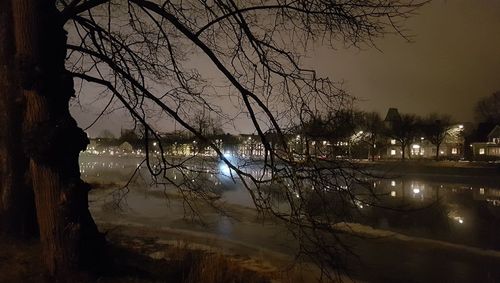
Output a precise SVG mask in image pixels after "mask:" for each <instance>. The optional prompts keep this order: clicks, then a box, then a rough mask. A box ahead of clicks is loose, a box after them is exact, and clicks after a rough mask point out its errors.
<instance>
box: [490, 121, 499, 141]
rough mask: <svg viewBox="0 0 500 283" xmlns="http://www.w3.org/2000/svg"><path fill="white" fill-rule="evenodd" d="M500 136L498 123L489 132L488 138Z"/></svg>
mask: <svg viewBox="0 0 500 283" xmlns="http://www.w3.org/2000/svg"><path fill="white" fill-rule="evenodd" d="M493 138H500V126H499V125H496V126H495V128H493V130H491V132H490V133H489V134H488V139H490V140H491V139H493Z"/></svg>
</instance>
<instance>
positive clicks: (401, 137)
mask: <svg viewBox="0 0 500 283" xmlns="http://www.w3.org/2000/svg"><path fill="white" fill-rule="evenodd" d="M418 128H419V127H418V118H417V116H416V115H414V114H403V115H401V119H398V120H396V121H393V122H392V123H391V124H390V125H389V127H388V129H387V135H388V136H389V137H391V138H392V139H395V140H396V141H397V142H398V144H399V145H400V146H401V153H402V154H401V159H403V160H404V159H405V158H406V152H407V151H406V150H407V149H408V147H409V146H410V144H411V142H413V140H414V139H415V137H416V136H418ZM409 155H410V154H409V153H408V156H409Z"/></svg>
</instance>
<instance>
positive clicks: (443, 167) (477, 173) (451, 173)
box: [356, 160, 500, 186]
mask: <svg viewBox="0 0 500 283" xmlns="http://www.w3.org/2000/svg"><path fill="white" fill-rule="evenodd" d="M356 164H357V165H359V167H360V168H362V169H363V170H366V171H367V172H370V173H372V174H375V175H377V176H380V177H382V178H393V179H410V178H412V179H415V178H419V179H422V180H426V181H434V182H451V180H452V181H453V182H455V183H470V184H479V183H480V184H482V185H487V186H488V185H489V186H498V183H500V164H498V163H487V162H457V161H431V160H405V161H401V160H394V161H375V162H368V161H359V162H356Z"/></svg>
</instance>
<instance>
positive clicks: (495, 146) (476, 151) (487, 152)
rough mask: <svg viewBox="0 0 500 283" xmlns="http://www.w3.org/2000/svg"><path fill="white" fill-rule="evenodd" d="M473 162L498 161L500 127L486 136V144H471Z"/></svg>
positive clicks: (499, 158)
mask: <svg viewBox="0 0 500 283" xmlns="http://www.w3.org/2000/svg"><path fill="white" fill-rule="evenodd" d="M471 147H472V153H473V157H474V160H500V125H496V126H495V128H493V130H491V132H490V133H489V134H488V141H487V142H475V143H472V144H471Z"/></svg>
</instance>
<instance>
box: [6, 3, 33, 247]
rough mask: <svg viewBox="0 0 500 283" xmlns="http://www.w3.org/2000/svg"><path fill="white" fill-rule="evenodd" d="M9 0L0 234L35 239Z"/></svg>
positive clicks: (7, 7) (20, 94)
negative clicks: (15, 72) (22, 141)
mask: <svg viewBox="0 0 500 283" xmlns="http://www.w3.org/2000/svg"><path fill="white" fill-rule="evenodd" d="M11 12H12V10H11V0H0V43H1V44H2V45H1V46H0V233H4V234H7V235H10V236H15V237H23V238H28V237H34V236H36V235H37V233H38V227H37V223H36V213H35V202H34V199H33V190H32V189H31V187H30V186H29V185H28V179H27V177H28V176H27V171H28V170H27V168H28V159H27V157H26V155H25V154H24V150H23V146H22V143H21V142H20V141H21V140H22V127H21V125H22V121H23V101H22V93H21V91H20V89H19V88H18V87H17V86H16V78H15V74H14V72H12V70H13V69H14V68H15V67H14V54H15V46H14V37H13V24H12V14H11Z"/></svg>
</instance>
